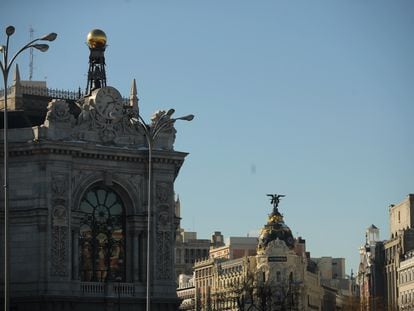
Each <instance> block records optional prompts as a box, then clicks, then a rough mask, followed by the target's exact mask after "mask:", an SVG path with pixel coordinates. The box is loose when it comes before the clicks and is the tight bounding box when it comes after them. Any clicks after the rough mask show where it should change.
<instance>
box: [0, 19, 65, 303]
mask: <svg viewBox="0 0 414 311" xmlns="http://www.w3.org/2000/svg"><path fill="white" fill-rule="evenodd" d="M14 31H15V29H14V27H13V26H8V27H7V28H6V36H7V39H6V45H0V52H1V53H2V54H3V62H2V61H1V60H0V69H1V72H2V74H3V80H4V110H3V117H4V121H3V135H4V139H3V160H4V167H3V177H4V185H3V187H4V310H5V311H9V309H10V287H9V279H10V275H9V194H8V178H9V176H8V136H7V135H8V133H7V130H8V123H7V95H8V94H7V80H8V77H9V71H10V68H11V66H12V65H13V62H14V61H15V59H16V57H17V56H18V55H19V54H20V53H21V52H23V51H24V50H27V49H29V48H35V49H37V50H39V51H41V52H46V51H47V50H48V49H49V45H47V44H43V43H37V42H38V41H53V40H55V39H56V37H57V34H56V33H54V32H51V33H50V34H48V35H45V36H43V37H40V38H37V39H34V40H32V41H30V42H29V43H27V44H26V45H25V46H23V47H22V48H21V49H20V50H18V51H17V52H16V53H15V54H14V55H13V56H12V57H11V58H10V60H9V39H10V37H11V36H12V35H13V34H14Z"/></svg>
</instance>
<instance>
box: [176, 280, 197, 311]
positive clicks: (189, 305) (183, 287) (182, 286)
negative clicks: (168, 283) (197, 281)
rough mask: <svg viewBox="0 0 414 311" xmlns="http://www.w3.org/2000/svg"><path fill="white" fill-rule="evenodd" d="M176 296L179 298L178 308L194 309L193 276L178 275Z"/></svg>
mask: <svg viewBox="0 0 414 311" xmlns="http://www.w3.org/2000/svg"><path fill="white" fill-rule="evenodd" d="M177 296H178V298H179V299H180V300H181V305H180V310H194V309H195V286H194V276H193V275H185V274H181V275H180V276H179V277H178V288H177Z"/></svg>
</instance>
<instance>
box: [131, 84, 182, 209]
mask: <svg viewBox="0 0 414 311" xmlns="http://www.w3.org/2000/svg"><path fill="white" fill-rule="evenodd" d="M134 81H135V80H134ZM175 216H176V217H181V202H180V196H179V195H178V194H177V200H176V201H175Z"/></svg>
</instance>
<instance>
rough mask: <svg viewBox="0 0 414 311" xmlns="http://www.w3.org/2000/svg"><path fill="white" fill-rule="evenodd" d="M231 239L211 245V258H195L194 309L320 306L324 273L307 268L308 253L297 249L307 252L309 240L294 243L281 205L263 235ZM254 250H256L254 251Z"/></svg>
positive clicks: (300, 308) (309, 307)
mask: <svg viewBox="0 0 414 311" xmlns="http://www.w3.org/2000/svg"><path fill="white" fill-rule="evenodd" d="M229 242H230V243H229V245H227V246H225V247H221V248H217V249H212V250H211V252H210V254H211V257H210V258H209V259H206V260H201V261H197V262H196V264H195V266H194V272H195V274H194V275H195V295H196V297H195V304H196V306H195V310H241V309H243V308H245V309H247V308H257V307H259V305H261V307H263V306H266V308H268V309H269V310H278V309H277V308H279V307H280V306H284V307H285V308H289V310H311V309H315V310H321V305H322V299H323V290H322V287H321V286H320V278H319V274H318V273H315V272H314V270H313V269H312V268H309V269H308V259H307V256H306V254H305V253H299V254H298V252H297V251H298V250H303V251H305V246H304V240H302V239H301V240H300V243H296V242H295V239H293V236H292V233H291V231H290V229H289V227H288V226H286V224H285V223H284V221H283V216H282V215H281V214H280V213H279V211H278V210H277V209H275V210H274V212H273V213H272V214H271V215H270V216H269V219H268V222H267V224H266V225H265V226H264V228H263V229H262V231H261V235H260V237H259V239H258V240H257V239H255V238H234V239H230V240H229ZM296 244H300V245H299V246H298V247H296ZM254 245H255V246H256V247H255V249H254V248H253V246H254ZM235 250H238V251H235ZM253 251H254V252H255V253H256V255H250V256H249V255H248V254H249V252H253ZM312 267H315V266H312ZM278 306H279V307H278Z"/></svg>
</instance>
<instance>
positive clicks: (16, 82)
mask: <svg viewBox="0 0 414 311" xmlns="http://www.w3.org/2000/svg"><path fill="white" fill-rule="evenodd" d="M13 85H20V71H19V65H18V64H17V63H16V67H15V69H14V76H13Z"/></svg>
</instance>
